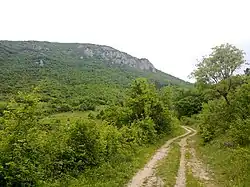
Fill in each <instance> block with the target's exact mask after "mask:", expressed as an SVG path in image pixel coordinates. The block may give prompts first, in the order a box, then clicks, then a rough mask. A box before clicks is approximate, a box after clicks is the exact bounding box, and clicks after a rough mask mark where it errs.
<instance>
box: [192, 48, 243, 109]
mask: <svg viewBox="0 0 250 187" xmlns="http://www.w3.org/2000/svg"><path fill="white" fill-rule="evenodd" d="M244 62H245V60H244V52H243V51H242V50H240V49H238V48H236V47H235V46H233V45H230V44H222V45H220V46H216V47H214V48H212V53H211V54H210V55H209V56H208V57H204V58H203V60H202V61H201V62H199V63H198V64H197V65H196V66H197V69H196V70H194V71H193V73H192V75H193V76H194V77H195V78H196V80H197V81H198V82H203V83H206V84H209V85H214V86H213V89H214V90H216V92H218V94H219V95H220V96H222V97H224V99H225V100H226V102H227V104H230V103H229V101H228V97H227V95H228V93H229V91H230V90H231V88H232V80H231V77H232V76H233V74H234V72H235V70H237V69H238V68H240V67H241V65H242V64H244Z"/></svg>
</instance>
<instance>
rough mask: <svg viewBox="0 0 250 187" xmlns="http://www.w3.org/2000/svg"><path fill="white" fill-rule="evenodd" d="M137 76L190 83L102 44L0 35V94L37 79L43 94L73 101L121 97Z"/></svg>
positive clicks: (24, 88)
mask: <svg viewBox="0 0 250 187" xmlns="http://www.w3.org/2000/svg"><path fill="white" fill-rule="evenodd" d="M138 77H146V78H147V79H149V80H151V82H154V83H156V84H157V86H158V87H161V86H164V85H169V84H172V85H180V86H187V87H188V86H190V84H189V83H187V82H185V81H182V80H180V79H178V78H176V77H173V76H171V75H168V74H166V73H163V72H161V71H159V70H157V69H155V68H154V66H153V65H152V64H151V63H150V62H149V61H148V60H147V59H138V58H136V57H132V56H130V55H128V54H126V53H123V52H120V51H118V50H115V49H113V48H111V47H107V46H100V45H94V44H76V43H75V44H66V43H64V44H63V43H49V42H38V41H20V42H12V41H0V80H1V85H0V96H1V97H2V98H3V99H4V98H8V96H10V95H11V94H16V93H17V92H18V91H30V90H31V88H32V86H33V87H34V86H38V85H39V89H40V90H41V92H43V97H44V98H43V99H44V100H53V102H60V103H61V104H62V105H63V104H67V105H70V106H74V105H75V103H74V102H80V101H79V97H81V99H82V97H83V96H85V97H91V99H92V100H95V102H96V103H97V104H104V103H107V102H109V101H112V100H114V99H117V98H121V97H122V95H123V93H124V89H125V88H127V87H128V86H129V84H130V82H131V81H132V80H133V79H135V78H138ZM3 99H2V100H3ZM59 100H60V101H59ZM57 104H58V105H59V103H57Z"/></svg>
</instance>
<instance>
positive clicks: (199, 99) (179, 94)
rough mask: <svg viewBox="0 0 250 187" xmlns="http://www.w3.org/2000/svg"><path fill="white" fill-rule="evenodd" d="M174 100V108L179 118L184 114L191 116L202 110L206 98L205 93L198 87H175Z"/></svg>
mask: <svg viewBox="0 0 250 187" xmlns="http://www.w3.org/2000/svg"><path fill="white" fill-rule="evenodd" d="M173 102H174V109H175V111H176V112H177V116H178V117H179V118H181V117H182V116H186V117H191V116H192V115H194V114H198V113H199V112H200V111H201V110H202V103H203V102H205V98H204V96H203V94H202V93H200V92H199V91H198V90H196V89H191V90H183V89H175V97H174V101H173Z"/></svg>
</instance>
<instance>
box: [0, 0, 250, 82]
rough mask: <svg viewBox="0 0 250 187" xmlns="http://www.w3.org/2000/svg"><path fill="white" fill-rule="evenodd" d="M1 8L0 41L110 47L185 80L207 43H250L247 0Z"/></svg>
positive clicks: (36, 3)
mask: <svg viewBox="0 0 250 187" xmlns="http://www.w3.org/2000/svg"><path fill="white" fill-rule="evenodd" d="M0 8H1V9H0V39H1V40H43V41H57V42H78V43H95V44H103V45H108V46H112V47H114V48H116V49H119V50H122V51H124V52H127V53H129V54H131V55H133V56H136V57H138V58H148V59H149V60H150V61H151V62H152V63H153V64H154V65H155V67H156V68H157V69H160V70H162V71H164V72H166V73H170V74H172V75H174V76H177V77H180V78H182V79H185V80H188V78H187V76H188V75H189V74H190V72H191V71H192V70H193V68H194V64H195V63H196V59H200V58H201V57H202V56H203V55H206V54H208V53H209V52H210V48H211V47H213V46H215V45H219V44H221V43H226V42H228V43H232V44H235V45H236V46H238V47H240V48H242V47H243V48H244V49H246V48H247V47H250V1H248V0H0ZM249 52H250V50H249Z"/></svg>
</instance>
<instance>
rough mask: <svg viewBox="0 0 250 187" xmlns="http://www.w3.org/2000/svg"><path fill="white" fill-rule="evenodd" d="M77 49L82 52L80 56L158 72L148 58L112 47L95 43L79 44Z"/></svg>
mask: <svg viewBox="0 0 250 187" xmlns="http://www.w3.org/2000/svg"><path fill="white" fill-rule="evenodd" d="M77 50H78V52H79V53H80V54H81V57H80V58H82V56H85V57H93V56H94V57H98V58H101V59H102V60H105V61H107V62H109V63H112V64H121V65H122V64H125V65H128V66H130V67H133V68H137V69H141V70H146V71H151V72H156V68H155V67H154V66H153V64H152V63H151V62H150V61H149V60H148V59H145V58H142V59H139V58H136V57H133V56H131V55H129V54H127V53H124V52H121V51H118V50H116V49H114V48H112V47H108V46H101V45H94V44H80V45H78V47H77Z"/></svg>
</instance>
